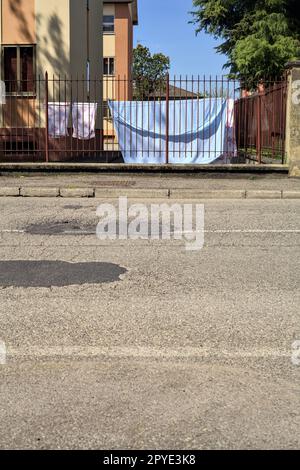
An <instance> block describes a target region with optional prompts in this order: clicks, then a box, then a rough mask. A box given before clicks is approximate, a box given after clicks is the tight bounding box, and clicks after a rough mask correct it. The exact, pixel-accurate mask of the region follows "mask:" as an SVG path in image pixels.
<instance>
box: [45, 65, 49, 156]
mask: <svg viewBox="0 0 300 470" xmlns="http://www.w3.org/2000/svg"><path fill="white" fill-rule="evenodd" d="M45 108H46V109H45V113H46V133H45V137H46V142H45V145H46V163H48V162H49V79H48V72H46V74H45Z"/></svg>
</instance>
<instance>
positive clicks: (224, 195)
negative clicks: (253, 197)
mask: <svg viewBox="0 0 300 470" xmlns="http://www.w3.org/2000/svg"><path fill="white" fill-rule="evenodd" d="M245 197H246V191H245V190H216V191H199V190H195V191H193V190H192V189H171V190H170V198H171V199H245Z"/></svg>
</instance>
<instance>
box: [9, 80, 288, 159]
mask: <svg viewBox="0 0 300 470" xmlns="http://www.w3.org/2000/svg"><path fill="white" fill-rule="evenodd" d="M5 85H6V97H5V98H6V102H5V103H4V104H2V105H1V109H0V160H1V161H7V162H14V161H32V162H34V161H45V162H51V161H78V162H107V163H110V162H119V163H121V162H126V163H128V162H130V163H135V162H136V163H141V162H142V163H154V162H155V163H161V164H168V163H169V164H172V163H179V164H180V163H185V164H186V163H194V164H195V163H196V164H201V163H204V164H218V163H236V162H239V163H246V162H249V161H256V162H259V163H264V162H274V163H278V162H284V159H285V122H286V95H287V93H286V92H287V84H286V80H285V79H282V80H279V81H276V82H267V81H266V82H264V83H263V84H261V85H260V89H259V90H257V91H254V92H252V93H249V92H246V91H245V90H243V89H242V87H241V84H240V82H239V81H238V80H231V79H228V78H227V77H225V76H224V77H212V76H209V77H206V76H197V77H191V78H189V77H182V76H180V77H166V78H165V79H163V80H160V81H155V82H151V81H150V80H145V79H143V78H141V79H140V80H135V81H133V80H127V79H126V77H124V78H122V77H112V76H107V77H104V78H103V79H102V80H98V79H95V80H86V79H85V78H84V77H82V78H78V77H77V78H67V77H64V78H62V77H48V74H46V75H45V77H38V78H37V79H36V80H35V81H34V82H30V84H28V86H25V87H24V86H23V87H22V90H24V89H25V90H26V92H24V91H22V92H21V91H19V88H18V84H17V83H16V82H12V81H6V83H5Z"/></svg>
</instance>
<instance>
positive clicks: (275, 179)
mask: <svg viewBox="0 0 300 470" xmlns="http://www.w3.org/2000/svg"><path fill="white" fill-rule="evenodd" d="M0 196H4V197H5V196H6V197H9V196H11V197H13V196H14V197H16V196H23V197H99V198H100V197H101V198H115V197H118V196H128V197H130V198H163V199H164V198H174V199H175V198H176V199H193V198H197V199H198V198H202V199H205V198H216V199H219V198H220V199H223V198H231V199H243V198H251V199H253V198H260V199H264V198H267V199H281V198H296V199H298V198H300V180H299V179H291V178H288V177H287V176H285V175H282V174H275V175H274V174H265V175H241V174H235V175H234V174H217V173H216V174H214V175H211V174H195V175H185V176H182V175H177V176H176V175H173V174H172V175H157V174H154V175H152V174H146V175H136V174H122V173H114V174H107V173H105V174H93V173H90V174H87V173H84V174H82V173H76V174H73V173H71V174H67V173H64V174H46V175H45V174H43V175H42V174H38V173H36V174H30V175H24V174H19V175H18V174H17V175H9V174H3V173H2V175H1V174H0Z"/></svg>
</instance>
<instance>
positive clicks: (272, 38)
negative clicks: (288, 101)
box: [192, 0, 300, 89]
mask: <svg viewBox="0 0 300 470" xmlns="http://www.w3.org/2000/svg"><path fill="white" fill-rule="evenodd" d="M298 3H299V0H193V4H194V7H195V9H194V11H193V12H192V14H193V16H194V19H193V22H194V23H195V24H196V27H197V32H200V31H205V32H207V33H209V34H212V35H213V36H214V37H215V38H217V39H221V40H222V41H223V42H222V43H221V44H220V45H219V46H218V47H217V48H216V49H217V52H219V53H222V54H225V55H226V56H227V57H228V62H227V63H226V64H225V67H227V68H229V71H230V75H231V76H234V77H236V78H239V79H241V80H242V81H243V84H244V86H245V87H246V88H249V89H250V88H255V87H256V86H257V83H258V82H259V81H261V80H266V79H271V80H274V79H276V78H278V77H280V76H281V75H282V74H283V72H284V68H285V64H286V62H288V61H290V60H295V59H299V58H300V14H299V12H300V10H299V5H298ZM297 7H298V8H297Z"/></svg>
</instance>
